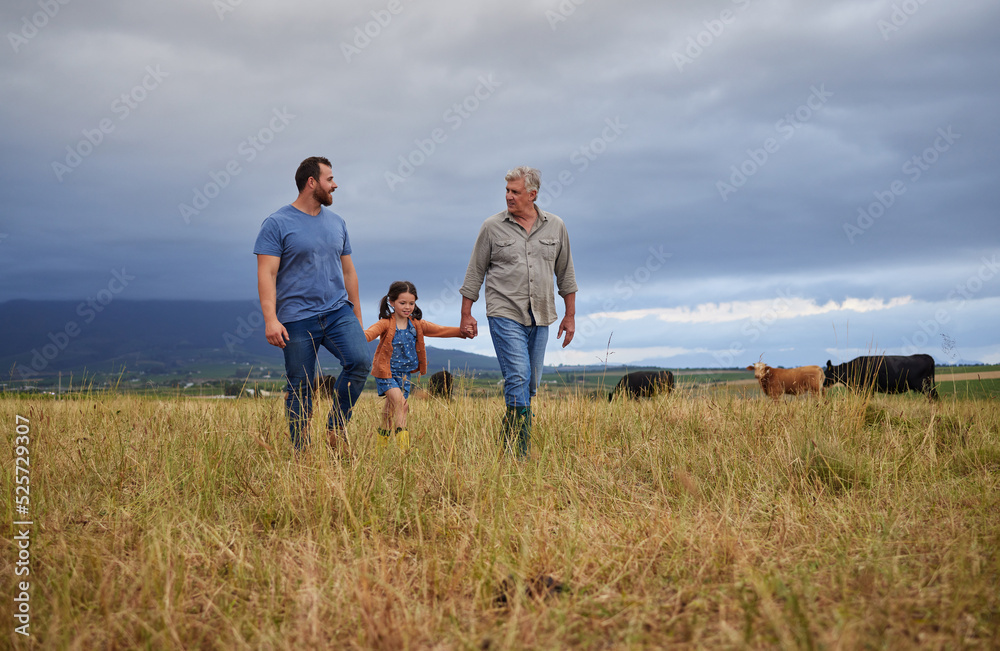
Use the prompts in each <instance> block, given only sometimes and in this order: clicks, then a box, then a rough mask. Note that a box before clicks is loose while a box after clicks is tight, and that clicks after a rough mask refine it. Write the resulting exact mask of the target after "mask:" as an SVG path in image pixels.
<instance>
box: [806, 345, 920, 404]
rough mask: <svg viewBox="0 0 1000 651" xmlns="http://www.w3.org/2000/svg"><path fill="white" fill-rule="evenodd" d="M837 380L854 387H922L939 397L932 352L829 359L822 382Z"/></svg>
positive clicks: (830, 383)
mask: <svg viewBox="0 0 1000 651" xmlns="http://www.w3.org/2000/svg"><path fill="white" fill-rule="evenodd" d="M838 382H840V383H842V384H844V385H845V386H847V388H849V389H851V390H852V391H864V390H866V389H874V390H875V391H879V392H881V393H906V392H907V391H920V392H922V393H924V394H926V395H927V397H928V398H929V399H931V400H936V399H937V397H938V392H937V387H936V386H935V383H934V358H933V357H931V356H930V355H906V356H904V355H870V356H862V357H855V358H854V359H852V360H851V361H849V362H845V363H843V364H837V365H836V366H834V365H833V364H831V363H830V360H827V361H826V378H825V379H824V380H823V386H824V387H829V386H833V385H834V384H837V383H838Z"/></svg>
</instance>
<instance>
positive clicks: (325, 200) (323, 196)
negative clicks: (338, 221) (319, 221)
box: [313, 187, 333, 206]
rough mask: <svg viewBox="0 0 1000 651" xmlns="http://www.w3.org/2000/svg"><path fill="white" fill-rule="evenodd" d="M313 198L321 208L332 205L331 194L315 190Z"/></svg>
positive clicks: (319, 189) (318, 189)
mask: <svg viewBox="0 0 1000 651" xmlns="http://www.w3.org/2000/svg"><path fill="white" fill-rule="evenodd" d="M313 198H314V199H316V201H318V202H319V203H320V205H322V206H329V205H330V204H332V203H333V193H332V192H323V190H322V189H321V188H318V187H317V188H316V189H315V190H313Z"/></svg>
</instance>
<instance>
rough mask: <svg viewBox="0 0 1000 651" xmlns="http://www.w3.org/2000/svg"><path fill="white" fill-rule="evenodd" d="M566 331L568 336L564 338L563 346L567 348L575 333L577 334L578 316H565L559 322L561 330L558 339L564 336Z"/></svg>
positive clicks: (557, 334) (557, 335)
mask: <svg viewBox="0 0 1000 651" xmlns="http://www.w3.org/2000/svg"><path fill="white" fill-rule="evenodd" d="M564 332H565V333H566V338H565V339H563V344H562V347H563V348H565V347H566V346H569V342H571V341H573V335H575V334H576V318H575V317H573V316H570V315H566V316H564V317H563V320H562V321H561V322H560V323H559V332H558V333H556V339H559V338H561V337H562V336H563V333H564Z"/></svg>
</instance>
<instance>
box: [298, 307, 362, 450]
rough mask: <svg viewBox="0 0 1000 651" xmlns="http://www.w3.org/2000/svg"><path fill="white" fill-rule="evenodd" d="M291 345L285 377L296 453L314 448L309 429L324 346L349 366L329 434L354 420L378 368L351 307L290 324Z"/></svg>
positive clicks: (336, 386)
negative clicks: (318, 360)
mask: <svg viewBox="0 0 1000 651" xmlns="http://www.w3.org/2000/svg"><path fill="white" fill-rule="evenodd" d="M284 326H285V329H286V330H287V331H288V341H287V342H286V343H285V347H284V348H283V349H282V350H283V351H284V353H285V376H286V378H287V379H288V386H287V387H286V390H287V392H288V395H287V397H286V398H285V411H286V412H287V414H288V430H289V433H290V434H291V437H292V444H293V445H294V446H295V448H296V449H300V448H302V446H303V445H308V444H309V434H308V432H306V434H305V436H303V429H305V427H306V425H307V424H308V423H309V418H310V417H311V416H312V392H313V386H312V385H313V381H314V379H315V377H316V357H317V355H318V354H319V347H320V346H323V347H324V348H326V349H327V350H329V351H330V352H331V353H333V356H334V357H336V358H337V361H339V362H340V365H341V366H342V367H343V370H342V371H341V373H340V375H339V376H337V381H336V382H335V383H334V385H333V388H334V394H335V395H334V400H333V407H332V408H331V409H330V414H329V416H327V419H326V421H327V424H326V427H327V430H333V429H337V428H340V427H343V426H344V425H346V424H347V422H348V421H349V420H350V419H351V409H353V407H354V403H355V402H357V401H358V397H359V396H360V395H361V391H362V390H363V389H364V388H365V381H367V379H368V373H369V371H371V367H372V355H371V353H370V352H369V350H368V341H367V340H366V339H365V331H364V330H362V329H361V323H359V322H358V318H357V317H356V316H355V315H354V310H353V309H352V308H351V306H350V305H348V304H344V305H343V306H342V307H340V308H338V309H336V310H334V311H332V312H327V313H325V314H320V315H318V316H314V317H309V318H307V319H302V320H301V321H293V322H292V323H286V324H284Z"/></svg>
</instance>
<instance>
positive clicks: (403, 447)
mask: <svg viewBox="0 0 1000 651" xmlns="http://www.w3.org/2000/svg"><path fill="white" fill-rule="evenodd" d="M396 445H397V446H398V447H399V451H400V452H402V453H404V454H405V453H406V452H409V451H410V432H409V431H407V430H405V429H397V430H396Z"/></svg>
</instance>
